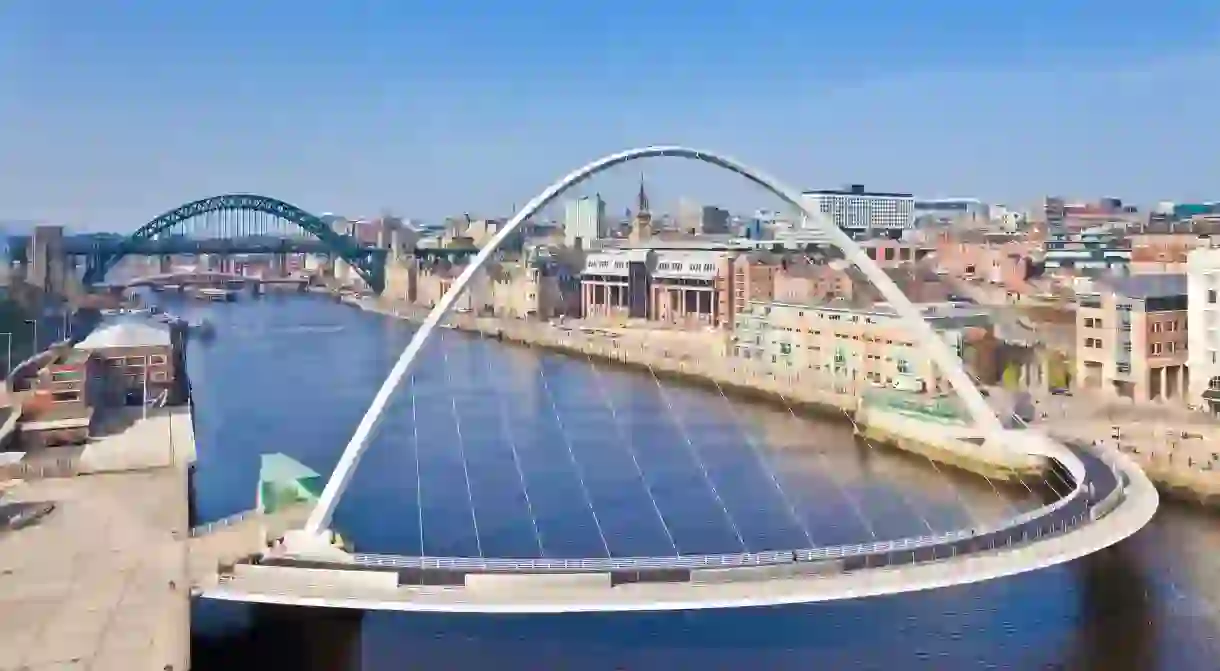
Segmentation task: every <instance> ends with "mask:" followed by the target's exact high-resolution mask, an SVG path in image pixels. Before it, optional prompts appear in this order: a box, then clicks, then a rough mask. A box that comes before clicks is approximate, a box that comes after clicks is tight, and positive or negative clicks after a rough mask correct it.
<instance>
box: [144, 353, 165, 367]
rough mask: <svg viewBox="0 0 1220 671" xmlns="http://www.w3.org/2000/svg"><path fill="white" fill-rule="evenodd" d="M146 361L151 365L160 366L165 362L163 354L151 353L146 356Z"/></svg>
mask: <svg viewBox="0 0 1220 671" xmlns="http://www.w3.org/2000/svg"><path fill="white" fill-rule="evenodd" d="M148 363H149V364H151V365H153V366H160V365H162V364H164V363H165V355H164V354H153V355H151V356H149V357H148Z"/></svg>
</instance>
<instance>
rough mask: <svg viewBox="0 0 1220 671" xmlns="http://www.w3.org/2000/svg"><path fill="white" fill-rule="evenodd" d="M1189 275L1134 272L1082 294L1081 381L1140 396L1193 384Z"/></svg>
mask: <svg viewBox="0 0 1220 671" xmlns="http://www.w3.org/2000/svg"><path fill="white" fill-rule="evenodd" d="M1187 324H1188V312H1187V281H1186V276H1185V275H1133V276H1130V277H1121V278H1112V279H1107V280H1104V281H1098V282H1096V283H1095V292H1094V293H1092V294H1087V295H1081V296H1078V297H1077V309H1076V381H1077V384H1078V385H1079V386H1083V387H1084V388H1086V389H1099V390H1104V391H1106V392H1109V393H1113V394H1116V395H1118V396H1125V397H1128V398H1133V399H1135V400H1139V401H1149V400H1153V399H1173V400H1180V399H1182V398H1183V397H1184V395H1185V390H1186V389H1187V387H1188V378H1189V375H1188V367H1187V358H1188V347H1187Z"/></svg>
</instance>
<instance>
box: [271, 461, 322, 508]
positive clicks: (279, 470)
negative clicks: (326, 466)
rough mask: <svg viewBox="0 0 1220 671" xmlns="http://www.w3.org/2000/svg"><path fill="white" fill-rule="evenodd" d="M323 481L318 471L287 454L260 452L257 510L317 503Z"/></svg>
mask: <svg viewBox="0 0 1220 671" xmlns="http://www.w3.org/2000/svg"><path fill="white" fill-rule="evenodd" d="M325 485H326V481H325V480H324V479H323V478H322V476H321V475H320V474H318V472H317V471H315V470H313V469H312V468H310V467H308V466H306V465H305V464H302V463H301V462H299V461H297V460H296V459H293V458H292V457H289V456H288V455H286V454H280V453H278V452H277V453H274V454H264V455H262V459H261V463H260V466H259V469H258V509H259V510H260V511H262V512H263V513H274V512H276V511H277V510H280V509H283V508H285V507H287V506H290V505H295V504H299V503H305V504H309V505H313V504H315V503H317V501H318V497H319V496H321V494H322V488H323V487H324V486H325Z"/></svg>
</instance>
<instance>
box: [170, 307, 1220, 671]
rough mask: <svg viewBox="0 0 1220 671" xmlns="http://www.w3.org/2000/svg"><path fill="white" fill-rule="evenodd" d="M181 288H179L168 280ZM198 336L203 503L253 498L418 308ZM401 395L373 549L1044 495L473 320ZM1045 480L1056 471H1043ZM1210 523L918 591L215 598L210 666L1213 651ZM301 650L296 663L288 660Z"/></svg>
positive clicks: (369, 528)
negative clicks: (1056, 563) (381, 606)
mask: <svg viewBox="0 0 1220 671" xmlns="http://www.w3.org/2000/svg"><path fill="white" fill-rule="evenodd" d="M162 300H163V301H165V300H172V299H169V298H162ZM167 307H168V308H169V309H170V310H172V311H175V312H186V313H189V314H192V315H195V314H206V316H207V318H208V319H210V320H211V321H212V322H213V323H214V324H215V325H216V327H217V337H216V338H215V340H214V341H212V342H208V343H193V344H192V346H191V352H190V354H189V365H190V368H191V371H190V372H191V375H192V378H193V380H194V382H195V399H196V407H197V416H196V420H197V425H198V426H197V432H198V440H199V453H200V462H199V465H198V471H197V476H196V483H195V484H196V487H195V489H196V492H195V496H196V500H195V504H196V510H197V512H198V515H199V517H200V518H201V519H204V520H206V519H211V518H215V517H219V516H222V515H225V514H229V513H232V512H236V511H238V510H241V509H245V508H248V507H250V505H251V504H252V503H253V500H254V488H255V483H256V480H257V472H258V455H259V454H260V453H264V452H284V453H286V454H289V455H291V456H293V457H294V458H297V459H299V460H301V461H303V462H304V463H306V464H308V465H310V466H311V467H313V468H315V469H316V470H318V471H321V472H327V471H329V469H330V468H332V467H333V465H334V462H335V460H336V459H337V457H338V454H339V452H340V451H341V449H342V447H343V445H344V444H345V443H346V441H347V439H348V438H349V437H350V435H351V432H352V429H353V428H354V427H355V425H356V423H357V422H358V420H359V418H360V415H361V414H362V413H363V411H364V409H365V407H366V406H367V404H368V402H369V401H370V400H371V398H372V395H373V393H374V392H375V390H376V388H377V385H378V384H379V383H380V382H381V379H382V378H383V377H384V375H385V372H386V371H387V370H388V368H389V366H390V365H391V363H392V361H393V359H394V357H396V356H397V354H398V352H399V351H400V350H401V348H402V346H403V345H404V344H405V342H406V340H407V339H408V337H409V335H410V332H411V329H410V327H409V326H408V325H406V324H403V323H401V322H396V321H393V320H390V319H386V318H383V317H380V316H377V315H371V314H366V313H362V312H359V311H357V310H355V309H353V308H350V307H346V306H342V305H338V304H336V303H333V302H329V301H326V300H324V299H320V298H314V297H304V296H290V297H277V296H269V297H266V298H263V299H257V300H253V299H249V298H248V297H247V298H243V300H242V301H241V302H238V303H236V304H226V305H209V306H204V305H199V304H188V303H172V304H168V305H167ZM445 335H446V337H445V339H444V342H442V343H438V345H437V346H436V347H433V348H430V349H429V350H428V352H427V354H428V359H427V361H426V363H425V364H424V365H421V366H420V367H419V368H418V370H417V371H416V375H415V376H414V378H413V380H412V383H411V386H410V387H409V388H408V386H407V385H404V389H403V392H402V393H400V394H398V395H397V396H396V398H395V399H394V401H393V403H392V404H391V408H390V411H389V413H388V414H387V417H386V420H385V421H384V422H383V424H382V426H381V428H380V431H379V432H378V436H377V438H376V439H375V441H374V444H373V447H372V448H371V449H370V450H369V452H368V454H367V456H366V458H365V459H364V461H363V463H362V464H361V468H360V469H359V470H358V472H357V475H356V477H355V479H354V481H353V486H352V488H351V489H350V490H349V494H348V495H347V496H346V497H345V499H344V501H343V503H342V504H341V506H340V508H339V510H338V512H337V514H336V525H337V527H338V528H339V529H341V530H342V531H343V532H344V533H345V535H348V536H350V537H352V538H353V539H354V541H355V543H356V545H357V547H358V548H360V549H361V550H363V551H382V552H395V553H403V554H415V553H425V554H431V555H472V556H478V555H479V554H480V553H482V554H483V555H485V556H538V555H540V554H542V555H546V556H599V555H600V556H604V555H606V554H612V555H616V556H627V555H638V554H674V553H682V554H686V553H698V552H736V551H741V550H742V549H749V550H760V549H767V548H782V547H802V546H808V545H809V544H810V543H813V544H816V545H825V544H835V543H847V542H859V541H865V540H870V539H871V538H872V537H873V536H876V537H877V538H882V539H885V538H897V537H901V536H907V535H917V534H920V533H926V532H927V530H928V529H929V528H931V529H934V530H937V531H940V530H945V529H950V528H957V527H962V526H967V525H969V524H970V523H972V522H978V521H986V520H994V519H998V518H1000V517H1003V516H1007V515H1011V514H1013V512H1014V511H1016V510H1020V509H1024V508H1028V507H1030V506H1034V505H1037V504H1038V501H1039V497H1040V496H1042V495H1044V492H1042V491H1040V490H1039V488H1038V487H1035V486H1032V485H1033V483H1029V484H1030V485H1031V486H1030V487H1029V488H1025V487H1018V486H1007V487H1005V486H1001V485H998V484H995V483H989V482H986V481H985V480H983V479H981V478H974V477H968V476H961V475H958V474H955V473H950V472H947V471H945V470H944V469H943V468H941V469H938V468H936V467H935V466H933V465H932V464H930V462H928V461H926V460H923V459H920V458H912V457H909V456H906V455H898V454H894V453H891V452H890V451H887V450H882V449H878V448H873V447H871V446H868V445H861V444H856V443H855V442H854V441H853V440H852V437H851V432H850V426H849V425H846V424H845V423H843V422H827V421H815V420H810V419H804V418H801V419H798V418H796V417H794V416H792V415H791V414H789V413H787V412H784V411H783V409H775V408H761V407H751V406H748V405H745V404H742V403H740V402H733V403H732V404H730V402H729V401H728V400H727V399H724V398H723V397H721V396H720V395H718V394H716V393H715V392H714V391H711V392H708V391H704V390H694V389H687V388H681V387H678V386H673V385H669V384H664V385H659V384H658V383H657V381H656V380H654V379H653V378H651V377H650V376H649V375H647V374H643V375H641V374H638V373H625V372H622V371H616V370H610V369H606V368H600V367H597V368H595V367H593V366H590V365H589V364H588V362H585V361H578V360H572V359H565V358H563V357H559V356H555V355H544V354H540V353H538V352H536V351H533V350H527V349H519V348H510V347H507V346H502V345H499V344H497V343H493V342H489V341H483V340H478V339H474V338H469V337H466V336H462V335H460V334H454V333H446V334H445ZM1052 484H1053V483H1052ZM1217 545H1220V532H1218V527H1217V524H1216V520H1215V519H1213V518H1212V517H1211V516H1210V515H1208V514H1205V513H1202V512H1199V511H1193V510H1188V509H1183V508H1179V507H1176V506H1172V505H1170V506H1166V508H1165V510H1164V511H1163V512H1162V513H1161V514H1160V515H1158V518H1157V520H1156V521H1155V522H1154V524H1153V525H1152V526H1151V527H1150V528H1149V529H1147V530H1145V531H1143V532H1141V533H1140V534H1139V535H1137V536H1136V537H1134V538H1133V539H1131V540H1129V541H1127V542H1125V543H1124V544H1122V545H1121V546H1119V547H1117V548H1114V549H1113V550H1111V551H1108V552H1105V553H1102V554H1101V555H1098V556H1094V557H1090V558H1088V559H1085V560H1082V561H1078V562H1075V563H1072V564H1070V565H1067V566H1062V567H1057V568H1053V569H1048V570H1044V571H1040V572H1037V573H1033V574H1027V575H1024V576H1018V577H1015V578H1009V579H1004V580H999V581H994V582H989V583H984V584H980V585H973V586H963V587H957V588H951V589H945V590H938V591H934V592H928V593H923V594H911V595H902V596H896V597H884V598H876V599H867V600H862V601H855V602H845V603H833V604H819V605H811V606H801V607H784V608H768V609H754V610H749V611H736V612H700V613H686V614H683V613H675V614H659V615H639V614H634V615H579V616H554V617H472V616H462V617H451V616H435V615H402V614H385V613H372V614H367V615H365V616H364V617H363V618H362V619H361V618H354V617H352V616H351V615H350V614H345V613H334V612H327V611H291V612H285V611H279V610H267V609H254V608H250V607H241V606H234V605H231V604H217V603H209V602H201V603H199V604H198V605H197V606H196V623H197V627H196V629H197V631H196V636H195V644H194V645H195V652H194V656H195V658H196V668H202V669H218V668H226V669H230V670H232V671H236V669H245V668H256V665H257V667H258V668H266V665H267V664H279V665H291V666H292V668H313V669H402V668H425V669H432V668H436V669H463V668H495V669H529V670H531V671H533V670H536V669H567V668H572V669H672V668H704V669H738V668H741V667H743V666H747V665H750V666H757V665H760V664H763V665H766V666H767V668H793V669H796V668H801V669H804V668H809V667H810V665H811V664H812V665H818V667H817V668H832V669H837V668H844V669H847V668H852V669H856V668H877V669H891V668H894V669H897V668H901V669H918V668H926V669H937V670H946V669H975V668H1009V669H1044V668H1062V669H1105V670H1109V669H1141V670H1143V669H1175V670H1177V669H1213V668H1217V658H1216V657H1215V654H1214V650H1213V646H1214V642H1213V638H1214V635H1215V633H1216V632H1217V629H1218V626H1220V612H1213V610H1212V608H1210V607H1209V604H1220V601H1218V600H1217V599H1220V588H1217V587H1215V585H1216V584H1217V581H1216V580H1215V578H1216V577H1217V574H1218V573H1220V560H1217V558H1216V552H1215V550H1216V546H1217ZM285 668H287V667H285Z"/></svg>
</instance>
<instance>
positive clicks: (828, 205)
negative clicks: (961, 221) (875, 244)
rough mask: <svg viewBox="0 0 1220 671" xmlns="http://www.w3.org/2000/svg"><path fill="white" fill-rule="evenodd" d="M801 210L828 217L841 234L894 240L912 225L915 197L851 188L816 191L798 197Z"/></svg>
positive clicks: (859, 187)
mask: <svg viewBox="0 0 1220 671" xmlns="http://www.w3.org/2000/svg"><path fill="white" fill-rule="evenodd" d="M801 197H802V198H803V199H804V201H805V206H806V207H808V208H809V209H810V210H812V211H814V212H818V213H821V214H822V215H825V216H826V217H828V218H829V219H830V220H831V221H832V222H834V224H835V225H836V226H838V227H839V228H841V229H843V230H844V231H846V232H848V233H851V234H855V235H863V236H866V237H871V236H873V235H887V236H890V237H897V236H898V235H899V234H901V233H902V231H905V230H910V229H912V228H913V227H914V222H915V196H914V195H912V194H909V193H885V192H877V191H865V190H864V185H862V184H852V185H851V186H849V187H847V188H845V189H842V190H838V189H820V190H815V191H806V192H804V193H802V194H801Z"/></svg>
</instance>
